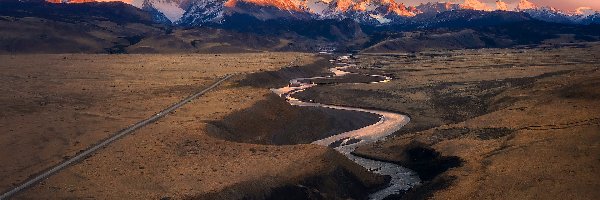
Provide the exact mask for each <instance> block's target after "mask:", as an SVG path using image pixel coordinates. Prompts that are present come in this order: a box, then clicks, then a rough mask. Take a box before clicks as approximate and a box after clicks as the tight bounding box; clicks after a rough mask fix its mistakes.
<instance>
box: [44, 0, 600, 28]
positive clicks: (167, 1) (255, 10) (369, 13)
mask: <svg viewBox="0 0 600 200" xmlns="http://www.w3.org/2000/svg"><path fill="white" fill-rule="evenodd" d="M50 1H90V0H50ZM454 2H456V1H454ZM460 2H462V3H449V2H445V3H426V4H420V5H418V6H416V7H408V6H406V5H404V4H403V3H397V1H395V0H134V1H133V5H135V6H137V7H139V8H143V9H144V10H147V11H158V12H160V13H162V14H163V15H164V16H165V17H166V18H168V19H169V21H171V22H173V23H177V24H182V25H191V26H195V25H202V24H206V23H221V22H223V20H224V19H225V18H226V17H227V16H230V15H233V14H245V15H249V16H253V17H255V18H257V19H259V20H268V19H274V18H289V19H337V20H343V19H347V18H349V19H353V20H354V21H357V22H359V23H362V24H370V25H381V24H394V23H396V24H397V23H404V22H406V21H407V20H410V19H409V18H412V17H415V16H420V19H423V18H427V17H434V16H435V15H437V14H439V13H443V12H447V11H454V10H480V11H494V10H502V11H516V12H524V13H527V14H529V15H531V16H532V17H533V18H535V19H538V20H542V21H549V22H557V23H588V22H590V21H594V20H593V18H592V19H587V17H588V16H593V15H594V14H597V12H596V11H594V10H592V9H590V8H587V7H582V8H579V9H577V10H576V11H574V12H571V13H565V12H562V11H560V10H556V9H554V8H550V7H538V6H537V5H535V4H534V3H532V2H530V1H529V0H519V1H518V2H514V1H512V2H513V3H510V4H509V3H506V2H504V1H503V0H496V1H495V4H494V3H483V1H481V0H461V1H460ZM155 16H157V17H159V18H160V16H158V15H156V14H155Z"/></svg>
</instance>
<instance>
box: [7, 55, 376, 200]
mask: <svg viewBox="0 0 600 200" xmlns="http://www.w3.org/2000/svg"><path fill="white" fill-rule="evenodd" d="M0 60H2V62H0V63H2V64H1V68H2V70H1V71H2V72H1V73H2V77H5V78H3V79H2V82H3V84H2V85H3V86H4V87H3V88H2V90H3V93H4V94H11V95H5V96H3V97H2V98H1V101H2V103H1V104H0V105H3V106H2V107H3V108H2V109H3V110H4V111H5V112H3V113H2V126H1V129H2V132H3V133H5V134H3V135H2V136H1V138H0V142H1V143H2V146H4V147H5V148H4V149H5V150H4V151H2V153H1V154H0V160H1V162H2V163H5V164H4V165H3V166H2V168H1V170H2V171H1V173H0V176H1V177H2V178H0V180H2V181H1V184H0V185H1V188H2V190H7V189H9V188H10V187H12V186H13V185H14V184H16V183H18V182H20V181H23V180H25V179H26V178H27V177H28V176H30V175H32V174H35V173H37V172H39V171H41V170H43V169H45V168H48V167H50V166H52V165H54V164H56V163H58V162H59V161H61V160H63V159H65V158H67V157H69V156H73V155H74V154H75V153H76V152H78V151H80V150H82V149H85V148H86V147H88V146H89V145H91V144H93V143H95V142H97V141H98V140H100V139H102V138H105V137H107V136H108V135H110V134H112V133H114V132H116V131H118V130H119V129H121V128H124V127H126V126H128V125H129V124H132V123H135V122H137V121H140V120H141V119H144V118H145V117H148V116H150V115H152V114H153V113H155V112H157V111H159V110H161V109H163V108H165V107H167V106H169V105H170V104H172V103H175V102H177V101H179V100H181V99H183V98H184V97H185V96H187V95H189V94H192V93H194V92H197V91H199V90H201V89H202V88H203V87H205V86H206V85H208V84H209V83H211V82H213V81H214V80H216V79H217V78H218V77H219V76H223V75H225V74H228V73H240V72H241V73H246V72H255V71H262V70H275V69H279V68H281V67H283V66H287V65H289V63H290V62H292V61H295V62H294V64H297V65H305V64H308V63H311V62H313V61H315V60H317V58H315V57H312V56H310V55H306V54H295V53H261V54H229V55H213V54H207V55H6V56H2V57H0ZM241 77H242V75H240V76H238V77H237V78H236V80H233V81H232V82H226V83H225V84H224V85H222V86H220V87H219V88H218V89H216V90H214V91H212V92H209V93H207V94H206V95H204V96H202V97H201V98H199V99H198V100H195V101H193V102H192V103H190V104H187V105H186V106H184V107H182V108H181V109H179V110H177V111H176V112H174V113H171V114H170V115H169V116H167V117H166V118H164V119H162V120H160V121H158V122H155V123H154V124H152V125H149V126H147V127H144V128H142V129H140V130H138V131H137V132H135V133H134V134H132V135H130V136H127V137H125V138H123V139H121V140H119V141H117V142H115V143H113V144H111V145H110V146H109V147H108V148H106V149H103V150H101V151H99V152H97V153H96V154H94V155H93V156H91V157H89V158H87V159H86V160H84V161H82V162H80V163H78V164H76V165H74V166H71V167H69V168H67V169H66V170H64V171H62V172H60V173H58V174H56V175H54V176H52V177H50V178H49V179H47V180H45V181H43V182H41V183H40V184H38V185H37V186H35V187H33V188H31V189H29V190H28V191H26V192H24V193H21V194H20V195H19V196H18V198H25V199H30V198H34V199H40V198H42V199H44V198H51V199H65V198H77V199H80V198H103V199H138V198H142V199H148V198H153V199H157V198H163V197H172V198H200V197H204V196H207V195H209V196H210V195H216V196H218V197H224V198H241V197H242V196H241V195H244V196H246V197H267V196H276V195H277V194H278V193H277V191H287V190H291V191H297V192H299V191H303V190H300V189H298V188H302V187H300V184H302V185H303V186H305V187H310V188H311V189H310V191H313V192H310V193H305V194H306V195H316V194H318V195H321V196H326V197H327V196H336V197H339V198H344V197H354V198H360V197H361V196H364V195H366V194H367V193H366V192H365V191H368V189H367V188H373V187H376V186H378V185H380V184H382V183H383V182H384V177H380V176H374V175H373V174H371V173H368V172H367V171H366V170H364V169H362V168H361V167H359V166H357V165H356V164H354V163H352V162H351V161H349V160H347V159H346V158H345V157H344V156H342V155H340V154H338V153H337V152H335V151H333V150H330V149H327V148H324V147H319V146H316V145H294V146H268V145H256V144H243V143H235V142H228V141H223V140H220V139H215V138H213V137H211V136H209V135H207V130H209V129H214V127H212V125H211V124H210V123H209V122H212V121H218V120H220V119H223V117H225V116H227V115H229V114H231V113H234V112H239V111H241V110H244V109H246V108H249V107H251V106H253V105H255V104H256V103H257V102H260V101H262V100H265V99H268V98H270V95H271V93H270V91H268V90H266V89H259V88H254V87H247V86H241V85H239V84H237V83H236V82H237V80H240V78H241ZM14 86H19V87H14ZM341 183H353V184H354V186H352V187H348V188H347V189H343V188H344V187H342V186H341V185H339V184H341ZM278 188H279V189H278ZM240 190H243V191H247V192H245V193H235V192H228V191H240ZM314 191H318V192H314ZM356 191H359V192H356Z"/></svg>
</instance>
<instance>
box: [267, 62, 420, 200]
mask: <svg viewBox="0 0 600 200" xmlns="http://www.w3.org/2000/svg"><path fill="white" fill-rule="evenodd" d="M350 59H351V57H350V56H339V57H338V58H337V59H336V60H331V61H332V62H333V63H334V64H335V67H334V68H330V69H329V71H330V72H332V73H333V75H331V76H326V77H310V78H296V79H292V80H290V84H289V85H288V86H285V87H282V88H277V89H271V91H272V92H273V93H275V94H277V95H279V96H280V97H282V98H285V99H286V101H287V102H288V103H289V104H291V105H293V106H310V107H322V108H330V109H337V110H348V111H356V112H367V113H372V114H376V115H379V116H380V120H379V121H378V122H377V123H375V124H372V125H369V126H365V127H362V128H360V129H356V130H353V131H348V132H344V133H340V134H337V135H333V136H330V137H327V138H324V139H320V140H317V141H314V142H313V144H318V145H323V146H329V147H334V148H335V149H336V150H337V151H339V152H340V153H342V154H344V155H346V156H347V157H348V158H349V159H350V160H352V161H354V162H356V163H357V164H359V165H361V166H363V167H364V168H366V169H367V170H369V171H372V172H374V173H377V174H381V175H387V176H390V177H391V180H390V183H389V184H388V185H387V186H386V187H385V188H383V189H381V190H379V191H377V192H375V193H372V194H370V195H369V198H370V199H374V200H379V199H383V198H385V197H387V196H389V195H393V194H399V193H400V192H401V191H403V190H408V189H410V188H411V187H413V186H415V185H417V184H420V182H421V181H420V179H419V177H418V175H417V174H416V173H415V172H413V171H411V170H410V169H407V168H404V167H402V166H399V165H396V164H394V163H388V162H381V161H376V160H371V159H367V158H362V157H358V156H355V155H352V154H351V153H352V152H353V151H354V150H355V149H356V148H357V147H359V146H362V145H366V144H370V143H373V142H376V141H380V140H385V138H386V137H387V136H389V135H391V134H393V133H394V132H396V131H398V130H399V129H400V128H402V127H403V126H404V125H406V124H407V123H408V122H409V121H410V118H409V117H408V116H406V115H402V114H398V113H393V112H387V111H380V110H371V109H363V108H353V107H345V106H335V105H326V104H321V103H316V102H313V101H312V100H311V101H310V102H304V101H301V100H300V99H297V98H294V97H292V95H293V94H295V93H298V92H302V91H304V90H306V89H308V88H311V87H315V86H318V84H315V83H314V82H312V81H311V80H316V79H326V78H332V77H341V76H345V75H348V74H352V73H350V72H347V71H344V69H347V68H349V67H351V66H352V65H351V64H347V62H348V61H350ZM369 76H375V77H380V78H381V79H382V81H379V82H372V83H368V84H384V83H385V82H389V81H391V80H392V79H391V78H390V77H386V76H382V75H369ZM366 84H367V83H366Z"/></svg>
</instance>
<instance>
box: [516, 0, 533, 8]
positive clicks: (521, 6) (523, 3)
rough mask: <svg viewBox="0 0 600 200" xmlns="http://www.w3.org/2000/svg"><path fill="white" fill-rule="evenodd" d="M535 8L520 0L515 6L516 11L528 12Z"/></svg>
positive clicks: (526, 1) (531, 4) (529, 3)
mask: <svg viewBox="0 0 600 200" xmlns="http://www.w3.org/2000/svg"><path fill="white" fill-rule="evenodd" d="M535 8H537V6H536V5H535V4H534V3H531V2H530V1H528V0H520V1H519V4H518V5H517V10H530V9H535Z"/></svg>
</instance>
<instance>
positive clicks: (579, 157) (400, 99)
mask: <svg viewBox="0 0 600 200" xmlns="http://www.w3.org/2000/svg"><path fill="white" fill-rule="evenodd" d="M599 52H600V44H597V43H584V44H575V45H563V46H559V47H540V48H534V49H483V50H462V51H449V52H423V53H417V54H365V55H360V56H359V59H358V64H359V67H358V68H356V69H354V71H356V72H362V73H371V74H387V75H390V76H393V77H394V78H395V80H393V81H392V82H390V83H387V84H370V85H352V84H347V85H335V86H334V85H332V86H322V87H316V88H311V89H309V90H308V91H306V92H304V93H300V94H298V95H297V96H299V97H302V98H305V99H314V100H315V101H317V102H322V103H328V104H338V105H348V106H359V107H365V105H368V106H367V107H372V108H377V109H384V110H391V111H396V112H402V113H407V114H408V115H410V117H411V122H410V123H409V124H408V125H407V126H406V128H404V129H403V130H400V131H399V132H398V133H397V134H396V136H395V137H393V138H391V139H389V140H386V141H383V142H378V143H376V144H373V145H371V146H365V147H361V148H359V149H358V150H357V152H355V154H357V155H362V156H366V157H371V158H376V159H380V160H388V161H392V162H396V163H400V164H402V165H405V166H408V167H412V168H413V169H415V170H416V171H425V173H423V172H422V174H421V176H422V177H423V176H432V177H430V180H428V181H427V178H426V179H425V180H426V181H425V182H424V184H423V185H422V186H421V187H418V188H415V189H414V190H412V191H409V192H408V194H406V195H404V196H403V197H404V198H406V199H422V198H434V199H565V198H571V199H594V198H595V197H597V196H600V193H599V191H598V190H597V188H600V181H598V179H597V178H596V177H598V176H600V167H599V166H600V157H598V155H600V154H599V153H600V145H599V144H600V135H598V132H599V131H600V116H599V115H598V113H600V106H599V105H600V104H598V102H600V88H598V87H597V85H599V84H600V70H599V68H600V66H598V63H600V60H598V58H600V54H599ZM415 151H416V152H417V154H415ZM418 152H421V153H420V154H419V153H418ZM411 155H413V156H411ZM414 155H417V156H414ZM424 158H425V159H424ZM429 158H432V159H429ZM456 159H459V160H460V161H461V162H459V163H456ZM427 160H430V161H429V162H425V164H424V163H423V161H427ZM441 161H443V162H441ZM439 162H441V163H439ZM427 163H429V164H427ZM453 163H454V164H453ZM419 164H424V165H421V166H419ZM435 165H447V166H448V167H454V168H450V169H448V170H447V171H444V169H443V168H442V170H439V169H436V170H430V171H428V170H427V169H429V168H431V167H432V166H435ZM424 169H425V170H424ZM433 169H435V168H433ZM429 172H432V173H431V174H429Z"/></svg>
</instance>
